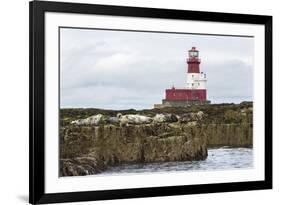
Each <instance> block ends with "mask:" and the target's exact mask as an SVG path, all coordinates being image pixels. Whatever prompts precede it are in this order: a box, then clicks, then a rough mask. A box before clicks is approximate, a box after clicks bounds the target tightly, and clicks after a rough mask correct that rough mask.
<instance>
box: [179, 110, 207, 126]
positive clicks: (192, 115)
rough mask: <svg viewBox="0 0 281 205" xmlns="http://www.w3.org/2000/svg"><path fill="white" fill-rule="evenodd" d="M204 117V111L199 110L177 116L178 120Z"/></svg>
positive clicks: (190, 120)
mask: <svg viewBox="0 0 281 205" xmlns="http://www.w3.org/2000/svg"><path fill="white" fill-rule="evenodd" d="M203 118H204V113H203V112H202V111H199V112H197V113H186V114H183V115H181V116H180V117H179V122H181V123H185V122H192V121H201V120H203Z"/></svg>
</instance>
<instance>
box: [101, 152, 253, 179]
mask: <svg viewBox="0 0 281 205" xmlns="http://www.w3.org/2000/svg"><path fill="white" fill-rule="evenodd" d="M250 168H253V149H251V148H227V147H222V148H214V149H208V157H207V159H205V160H202V161H177V162H155V163H142V164H122V165H119V166H115V167H111V168H109V169H107V170H106V171H105V172H103V173H101V175H116V174H117V175H118V174H128V173H147V172H149V173H151V172H167V171H200V170H201V171H202V170H206V171H211V170H230V169H250Z"/></svg>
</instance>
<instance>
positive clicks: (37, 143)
mask: <svg viewBox="0 0 281 205" xmlns="http://www.w3.org/2000/svg"><path fill="white" fill-rule="evenodd" d="M29 12H30V19H29V21H30V22H29V25H30V28H29V29H30V30H29V38H30V39H29V43H30V50H29V53H30V55H29V61H30V73H29V78H30V82H29V83H30V85H29V92H30V98H29V101H30V107H29V116H30V119H29V122H30V127H29V132H30V139H29V140H30V143H29V155H30V156H29V202H30V203H31V204H44V203H57V202H75V201H91V200H106V199H122V198H138V197H155V196H167V195H184V194H198V193H214V192H230V191H244V190H260V189H271V188H272V17H271V16H262V15H248V14H231V13H215V12H201V11H200V12H199V11H185V10H170V9H156V8H137V7H125V6H106V5H93V4H80V3H79V4H78V3H62V2H46V1H32V2H30V5H29ZM46 12H61V13H76V14H100V15H110V16H131V17H143V18H145V17H149V18H162V19H181V20H199V21H209V22H216V21H217V22H227V23H244V24H259V25H264V26H265V65H264V66H265V76H264V79H265V133H264V136H266V137H265V162H264V163H265V180H263V181H249V182H235V183H219V184H200V185H184V186H168V187H153V188H135V189H120V190H107V191H86V192H71V193H53V194H49V193H46V192H45V180H44V177H45V171H44V170H45V164H44V157H45V156H44V153H45V146H44V137H45V136H44V133H45V126H44V123H45V92H44V90H45V70H44V64H45V59H44V55H45V53H44V46H45V45H44V39H45V36H44V35H45V33H44V31H45V29H44V25H45V22H44V20H45V17H44V14H45V13H46Z"/></svg>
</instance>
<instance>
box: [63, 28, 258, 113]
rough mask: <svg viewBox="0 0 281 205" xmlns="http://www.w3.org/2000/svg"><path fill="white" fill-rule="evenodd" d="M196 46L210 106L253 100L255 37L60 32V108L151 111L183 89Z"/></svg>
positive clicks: (93, 30)
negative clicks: (171, 93) (167, 93)
mask: <svg viewBox="0 0 281 205" xmlns="http://www.w3.org/2000/svg"><path fill="white" fill-rule="evenodd" d="M192 46H195V47H196V48H197V49H198V50H199V57H200V59H201V64H200V70H201V71H202V72H204V73H206V75H207V95H208V99H209V100H211V102H212V103H240V102H241V101H249V100H252V98H253V72H254V39H253V38H252V37H233V36H213V35H196V34H174V33H172V34H171V33H154V32H135V31H134V32H133V31H112V30H96V29H73V28H61V29H60V103H61V107H62V108H72V107H73V108H74V107H75V108H82V107H83V108H88V107H91V108H102V109H132V108H133V109H149V108H153V105H154V104H160V103H161V101H162V99H164V97H165V95H164V94H165V89H167V88H171V87H172V86H175V87H176V88H177V87H179V88H183V87H184V85H185V81H186V69H187V64H186V58H187V56H188V50H189V49H190V48H191V47H192Z"/></svg>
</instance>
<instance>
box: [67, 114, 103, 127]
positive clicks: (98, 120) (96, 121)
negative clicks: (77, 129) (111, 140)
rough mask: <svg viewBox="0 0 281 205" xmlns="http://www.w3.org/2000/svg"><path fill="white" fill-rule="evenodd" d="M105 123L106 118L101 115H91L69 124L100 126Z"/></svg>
mask: <svg viewBox="0 0 281 205" xmlns="http://www.w3.org/2000/svg"><path fill="white" fill-rule="evenodd" d="M105 122H106V117H105V116H104V115H102V114H97V115H93V116H91V117H88V118H86V119H78V120H74V121H72V122H71V124H75V125H101V124H104V123H105Z"/></svg>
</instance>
